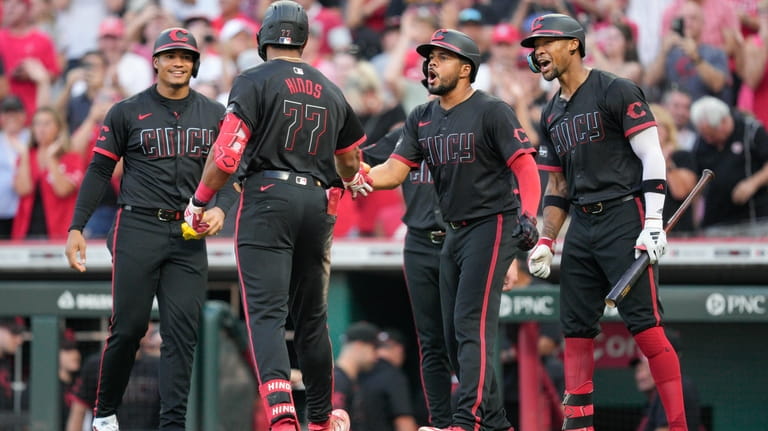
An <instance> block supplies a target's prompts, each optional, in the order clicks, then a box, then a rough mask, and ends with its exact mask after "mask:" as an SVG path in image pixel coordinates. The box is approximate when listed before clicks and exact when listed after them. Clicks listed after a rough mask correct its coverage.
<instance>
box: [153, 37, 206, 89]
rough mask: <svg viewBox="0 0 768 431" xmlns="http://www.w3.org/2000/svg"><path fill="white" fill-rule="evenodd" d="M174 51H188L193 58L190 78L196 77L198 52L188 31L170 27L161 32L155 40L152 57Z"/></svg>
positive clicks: (195, 42) (198, 66) (198, 60)
mask: <svg viewBox="0 0 768 431" xmlns="http://www.w3.org/2000/svg"><path fill="white" fill-rule="evenodd" d="M174 49H183V50H185V51H189V52H191V53H192V55H193V56H194V57H195V60H194V62H195V63H194V65H193V66H192V76H193V77H196V76H197V71H198V70H199V69H200V51H199V50H198V49H197V41H196V40H195V36H192V33H190V32H189V30H187V29H185V28H181V27H171V28H167V29H165V30H163V31H162V32H161V33H160V36H158V37H157V39H156V40H155V48H154V49H153V50H152V57H154V56H156V55H158V54H160V53H161V52H166V51H172V50H174Z"/></svg>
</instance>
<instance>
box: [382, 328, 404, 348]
mask: <svg viewBox="0 0 768 431" xmlns="http://www.w3.org/2000/svg"><path fill="white" fill-rule="evenodd" d="M378 339H379V345H384V344H387V343H398V344H401V345H403V346H404V345H405V336H404V335H403V333H402V332H400V331H398V330H397V329H394V328H387V329H384V330H382V331H381V332H379V335H378Z"/></svg>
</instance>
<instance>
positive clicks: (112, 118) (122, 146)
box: [93, 102, 129, 161]
mask: <svg viewBox="0 0 768 431" xmlns="http://www.w3.org/2000/svg"><path fill="white" fill-rule="evenodd" d="M124 103H125V102H120V103H117V104H115V105H114V106H112V108H110V109H109V111H108V112H107V115H106V117H104V123H103V124H102V125H101V129H100V130H99V137H98V138H96V148H94V150H93V151H95V152H97V153H100V154H103V155H105V156H107V157H109V158H110V159H112V160H115V161H118V160H120V157H122V156H123V155H124V154H125V151H126V149H127V147H128V141H127V139H128V136H129V130H128V129H129V125H128V118H127V112H128V109H126V107H125V105H124Z"/></svg>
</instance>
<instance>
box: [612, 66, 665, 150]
mask: <svg viewBox="0 0 768 431" xmlns="http://www.w3.org/2000/svg"><path fill="white" fill-rule="evenodd" d="M605 95H606V100H605V103H606V105H607V107H608V111H609V112H610V113H611V114H612V115H613V117H614V118H615V121H616V122H617V124H618V125H619V126H620V127H622V129H623V130H624V136H625V137H626V138H629V137H631V136H633V135H635V134H637V133H638V132H641V131H643V130H645V129H647V128H649V127H652V126H655V125H656V120H655V119H654V117H653V113H651V108H650V107H649V106H648V102H646V100H645V94H643V90H641V89H640V87H638V86H637V84H635V83H634V82H632V81H630V80H628V79H624V78H617V79H614V80H613V82H611V84H610V86H609V87H608V89H607V91H606V92H605ZM609 95H610V96H609Z"/></svg>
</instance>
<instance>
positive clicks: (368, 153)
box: [361, 127, 445, 230]
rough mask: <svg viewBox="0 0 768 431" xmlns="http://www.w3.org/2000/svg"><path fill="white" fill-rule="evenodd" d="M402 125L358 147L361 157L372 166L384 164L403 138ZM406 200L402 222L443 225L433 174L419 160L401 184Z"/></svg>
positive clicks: (428, 226)
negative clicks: (417, 165) (363, 146)
mask: <svg viewBox="0 0 768 431" xmlns="http://www.w3.org/2000/svg"><path fill="white" fill-rule="evenodd" d="M402 136H403V128H402V127H398V128H397V129H395V130H392V131H391V132H389V133H387V134H386V135H385V136H384V137H383V138H381V139H379V140H378V141H377V142H374V143H373V144H371V145H368V146H366V147H365V148H361V150H363V160H365V162H366V163H368V164H369V165H371V166H375V165H378V164H381V163H384V162H385V161H386V160H387V158H389V156H390V155H391V154H392V151H394V150H395V147H396V146H397V144H398V142H400V140H401V139H402ZM402 189H403V198H404V199H405V214H403V219H402V220H403V223H404V224H405V225H406V226H408V227H410V228H413V229H425V230H438V229H441V228H442V227H443V226H444V224H445V223H444V222H443V219H442V214H441V213H440V207H439V205H438V202H437V193H436V192H435V185H434V181H433V180H432V173H431V172H429V167H427V163H426V162H425V161H424V160H422V161H421V163H420V164H419V167H418V168H414V169H413V170H411V172H410V173H409V174H408V179H407V180H405V181H404V182H403V184H402Z"/></svg>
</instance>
